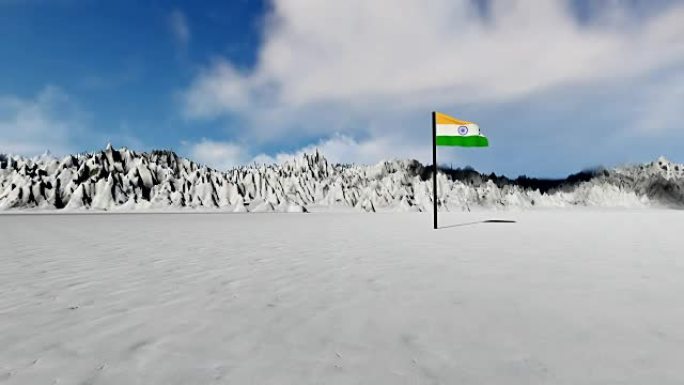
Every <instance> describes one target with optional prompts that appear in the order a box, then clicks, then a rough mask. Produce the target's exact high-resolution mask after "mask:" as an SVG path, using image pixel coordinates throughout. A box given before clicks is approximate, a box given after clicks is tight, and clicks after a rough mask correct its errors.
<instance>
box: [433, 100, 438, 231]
mask: <svg viewBox="0 0 684 385" xmlns="http://www.w3.org/2000/svg"><path fill="white" fill-rule="evenodd" d="M436 115H437V113H436V112H435V111H432V212H433V217H434V229H435V230H437V116H436Z"/></svg>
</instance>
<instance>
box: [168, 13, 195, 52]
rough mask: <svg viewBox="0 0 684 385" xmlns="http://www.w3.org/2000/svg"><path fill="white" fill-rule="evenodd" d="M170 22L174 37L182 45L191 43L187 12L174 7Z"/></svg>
mask: <svg viewBox="0 0 684 385" xmlns="http://www.w3.org/2000/svg"><path fill="white" fill-rule="evenodd" d="M168 22H169V28H170V29H171V33H172V34H173V38H174V39H175V40H176V42H177V43H178V44H179V45H180V46H181V47H186V46H187V45H188V43H190V26H189V25H188V20H187V18H186V17H185V14H184V13H183V12H181V11H180V10H178V9H174V10H173V11H171V13H170V14H169V19H168Z"/></svg>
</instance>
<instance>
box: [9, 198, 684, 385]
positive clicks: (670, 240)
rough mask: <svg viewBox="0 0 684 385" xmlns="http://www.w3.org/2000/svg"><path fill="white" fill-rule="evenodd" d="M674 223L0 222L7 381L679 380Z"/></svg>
mask: <svg viewBox="0 0 684 385" xmlns="http://www.w3.org/2000/svg"><path fill="white" fill-rule="evenodd" d="M488 219H510V220H516V221H517V223H515V224H500V223H482V222H481V221H483V220H488ZM683 220H684V212H682V211H665V210H628V211H622V210H618V211H605V210H604V211H593V210H569V211H561V210H549V211H544V210H536V211H531V212H513V211H509V212H503V213H502V212H491V211H479V212H473V213H445V214H440V222H441V225H442V226H443V227H442V228H441V229H440V230H437V231H433V230H432V229H431V221H432V217H431V215H428V214H420V213H403V214H401V213H376V214H363V213H311V214H302V215H298V214H295V215H282V214H281V215H278V214H268V213H264V214H253V215H245V214H214V215H212V214H122V215H0V245H1V246H2V247H1V248H0V266H2V269H0V347H1V348H0V383H3V384H51V383H59V384H79V383H88V384H190V383H192V384H209V383H226V384H233V383H234V384H318V383H324V384H360V383H364V384H367V383H372V384H426V383H434V384H504V383H505V384H536V383H552V384H606V383H620V384H645V383H650V384H681V383H682V382H683V381H684V373H683V372H682V371H681V357H683V356H684V329H682V327H681V325H682V324H684V305H683V304H684V280H683V279H682V276H684V257H683V255H684V254H683V253H682V250H683V249H684V240H683V239H682V238H681V229H682V227H681V226H682V225H681V223H683V222H682V221H683Z"/></svg>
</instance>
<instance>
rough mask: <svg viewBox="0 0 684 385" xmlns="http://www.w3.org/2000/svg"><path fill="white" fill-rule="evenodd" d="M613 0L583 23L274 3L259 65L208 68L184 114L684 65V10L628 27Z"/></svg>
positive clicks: (265, 109)
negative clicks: (591, 21)
mask: <svg viewBox="0 0 684 385" xmlns="http://www.w3.org/2000/svg"><path fill="white" fill-rule="evenodd" d="M621 4H623V3H622V2H612V5H611V6H605V7H602V8H601V9H602V12H603V13H602V15H601V16H602V17H601V18H600V23H595V24H592V25H589V26H581V25H580V24H579V23H578V22H577V21H576V19H575V18H574V17H573V15H572V12H570V11H569V7H568V4H567V2H566V1H562V0H552V1H537V0H492V1H490V9H489V13H488V16H487V17H481V15H480V14H479V12H478V10H477V7H476V6H475V4H474V2H473V1H469V0H458V1H454V0H435V1H431V2H429V3H426V2H424V1H422V0H377V1H372V2H369V1H365V0H347V1H337V2H321V1H313V0H274V3H273V10H272V13H271V15H270V17H269V18H268V20H269V23H267V28H266V31H265V39H264V43H263V45H262V47H261V48H260V51H259V55H258V57H259V61H258V64H257V65H256V67H255V68H254V69H253V70H251V71H249V72H240V71H238V70H236V69H235V67H234V66H233V65H232V64H231V63H230V62H227V61H217V62H215V63H213V64H212V65H211V66H210V67H209V68H207V69H205V71H204V72H203V73H201V74H200V75H199V76H198V77H197V78H196V79H195V82H194V83H193V84H192V86H191V87H190V89H189V91H188V92H187V95H186V101H187V103H186V112H187V113H188V115H189V116H191V117H215V116H219V115H221V114H235V113H239V114H246V115H249V114H253V113H254V112H255V111H256V110H259V111H261V112H262V114H268V113H276V114H282V113H292V111H297V110H307V108H310V107H311V106H316V105H320V104H326V103H333V104H342V105H345V106H355V107H356V108H359V109H362V110H363V106H367V105H369V104H370V105H372V106H373V107H374V108H375V107H377V106H378V105H380V106H383V105H388V104H396V103H399V104H401V105H402V107H403V108H413V109H420V108H427V107H429V106H434V105H439V104H445V103H451V104H454V103H466V102H474V101H499V100H510V99H512V98H517V97H521V96H525V95H528V94H530V93H534V92H538V91H543V90H547V89H549V88H552V87H556V86H562V85H567V84H578V83H582V82H590V81H595V80H597V79H616V78H623V77H630V76H634V75H638V74H642V73H644V72H646V71H650V70H653V69H656V68H659V67H661V66H665V65H668V64H672V63H681V62H682V61H684V41H683V40H682V39H681V36H683V35H684V6H679V7H676V8H674V7H673V8H670V9H669V10H668V12H663V13H660V14H657V15H655V16H653V17H652V18H650V19H647V20H646V21H643V22H636V21H634V20H632V19H630V18H629V17H628V16H626V12H625V9H624V7H625V6H624V5H621Z"/></svg>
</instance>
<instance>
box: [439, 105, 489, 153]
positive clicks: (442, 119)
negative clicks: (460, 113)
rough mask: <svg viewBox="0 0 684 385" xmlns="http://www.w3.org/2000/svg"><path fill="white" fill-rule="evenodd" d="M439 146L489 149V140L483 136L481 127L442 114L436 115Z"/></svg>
mask: <svg viewBox="0 0 684 385" xmlns="http://www.w3.org/2000/svg"><path fill="white" fill-rule="evenodd" d="M435 124H436V125H437V127H436V128H437V131H436V132H437V145H438V146H460V147H488V146H489V140H487V137H486V136H484V135H482V133H481V132H480V127H479V126H478V125H477V124H475V123H473V122H467V121H465V120H460V119H456V118H454V117H451V116H449V115H445V114H442V113H440V112H436V113H435Z"/></svg>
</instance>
